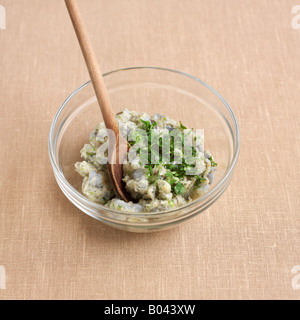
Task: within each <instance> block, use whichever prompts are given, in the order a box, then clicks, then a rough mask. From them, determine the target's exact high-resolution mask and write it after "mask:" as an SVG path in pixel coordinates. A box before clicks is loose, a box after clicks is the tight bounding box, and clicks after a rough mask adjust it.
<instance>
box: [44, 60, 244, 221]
mask: <svg viewBox="0 0 300 320" xmlns="http://www.w3.org/2000/svg"><path fill="white" fill-rule="evenodd" d="M143 69H146V70H147V69H148V70H158V71H164V72H171V73H175V74H178V75H181V76H185V77H188V78H190V79H192V80H195V81H197V82H198V83H200V84H201V85H203V86H204V87H206V88H207V89H208V90H210V91H211V92H212V93H213V94H214V95H215V96H216V97H217V98H219V99H220V101H221V102H222V103H223V105H224V106H225V108H226V109H227V111H228V112H229V115H230V117H231V120H232V121H233V124H234V129H235V133H236V136H235V137H234V136H233V138H235V139H233V149H234V154H233V158H232V161H231V163H230V166H229V169H228V170H227V173H226V174H225V175H224V177H223V178H222V179H221V180H220V182H219V183H218V184H217V185H216V186H215V187H214V188H213V189H211V190H210V191H209V192H207V193H206V194H205V195H204V196H203V197H201V198H199V199H197V200H194V201H192V202H190V203H188V204H186V205H184V206H181V207H178V208H175V209H170V210H164V211H159V212H153V213H152V212H151V213H149V212H141V213H134V212H126V215H130V216H131V217H138V218H149V215H150V216H151V218H153V217H158V216H159V217H162V216H163V215H168V214H171V213H175V212H178V211H179V210H180V211H184V210H186V209H188V208H190V207H192V206H194V205H197V204H200V203H201V202H204V201H205V200H206V199H209V198H210V196H212V195H213V194H215V193H216V194H218V191H219V190H220V189H221V188H222V187H224V185H225V184H226V182H227V181H228V179H229V178H230V177H231V175H232V174H233V171H234V169H235V166H236V163H237V160H238V158H239V154H240V146H241V141H240V128H239V124H238V121H237V118H236V116H235V114H234V112H233V110H232V108H231V107H230V106H229V104H228V103H227V101H226V100H225V98H224V97H223V96H222V95H221V94H219V93H218V92H217V91H216V90H215V89H213V88H212V87H211V86H209V85H208V84H207V83H206V82H204V81H202V80H201V79H199V78H197V77H195V76H192V75H190V74H188V73H186V72H183V71H178V70H174V69H169V68H163V67H153V66H139V67H127V68H121V69H116V70H113V71H110V72H107V73H104V74H103V77H106V76H109V75H111V74H115V73H118V72H124V71H133V70H143ZM90 84H91V80H89V81H87V82H86V83H84V84H83V85H81V86H80V87H79V88H78V89H76V90H75V91H74V92H73V93H71V94H70V95H69V96H68V98H67V99H66V100H65V101H64V102H63V104H62V105H61V107H60V108H59V109H58V111H57V113H56V114H55V116H54V118H53V121H52V123H51V128H50V133H49V139H48V152H49V157H50V161H51V165H52V168H53V170H54V171H55V174H56V175H57V176H58V177H59V179H60V181H62V182H63V183H64V185H65V187H66V188H67V189H69V190H70V191H71V192H72V193H73V194H75V195H76V196H77V197H78V198H79V199H80V202H81V203H83V204H85V205H86V206H89V207H92V208H93V209H95V210H97V212H96V213H94V214H96V215H99V214H101V211H105V212H109V213H112V214H114V215H120V216H124V212H122V211H118V210H114V209H110V208H108V207H105V206H103V205H101V204H98V203H96V202H93V201H91V200H90V199H88V198H87V197H85V196H84V195H83V194H82V193H80V192H78V191H77V190H76V189H75V188H74V187H73V186H72V185H71V184H70V183H69V181H68V180H67V179H66V178H65V176H64V175H63V174H62V172H61V171H60V169H59V165H58V164H57V162H56V157H55V149H56V148H55V147H56V143H57V137H58V135H59V133H60V131H61V128H62V125H61V126H60V128H59V132H58V135H57V136H54V132H55V126H56V123H57V120H58V119H59V117H60V115H61V113H62V111H63V110H64V108H65V107H66V105H67V104H68V103H69V101H70V100H71V99H72V98H73V97H74V96H76V94H77V93H79V92H80V91H81V90H83V89H84V88H85V87H87V86H88V85H90ZM226 122H227V121H226ZM227 125H228V123H227ZM229 129H230V131H232V128H231V127H229ZM52 145H53V146H54V148H52ZM99 211H100V212H99ZM183 216H186V215H185V214H184V215H183ZM183 216H180V217H177V218H183ZM101 217H102V218H103V219H105V220H106V219H107V217H105V216H103V215H102V214H101ZM96 218H98V219H99V218H100V217H98V216H97V217H96ZM110 219H111V218H110ZM114 221H116V220H114ZM117 221H118V222H121V221H119V220H117ZM122 223H123V222H122Z"/></svg>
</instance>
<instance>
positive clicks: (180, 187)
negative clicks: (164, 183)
mask: <svg viewBox="0 0 300 320" xmlns="http://www.w3.org/2000/svg"><path fill="white" fill-rule="evenodd" d="M174 191H175V193H176V194H177V195H182V194H184V193H185V191H186V189H185V187H184V185H183V184H182V183H181V182H178V183H177V184H176V186H175V187H174Z"/></svg>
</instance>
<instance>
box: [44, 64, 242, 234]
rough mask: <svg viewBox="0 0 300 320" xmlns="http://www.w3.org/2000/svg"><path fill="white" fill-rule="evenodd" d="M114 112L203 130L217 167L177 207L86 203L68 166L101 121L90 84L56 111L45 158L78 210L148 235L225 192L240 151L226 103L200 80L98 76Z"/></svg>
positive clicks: (139, 73) (159, 71)
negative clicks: (138, 209) (205, 186)
mask: <svg viewBox="0 0 300 320" xmlns="http://www.w3.org/2000/svg"><path fill="white" fill-rule="evenodd" d="M104 79H105V82H106V86H107V88H108V91H109V95H110V98H111V102H112V105H113V108H114V110H115V112H116V113H118V112H120V111H122V110H124V109H128V110H135V111H138V112H147V113H148V114H150V115H153V114H156V113H160V114H165V115H167V116H168V117H170V118H172V119H174V120H177V121H179V120H180V121H182V123H183V124H184V125H185V126H187V127H189V128H194V129H204V134H205V149H206V150H209V151H210V152H211V154H212V155H213V156H214V158H215V160H216V162H217V163H218V167H217V171H216V175H215V179H214V182H213V184H212V185H211V188H210V191H209V192H208V193H207V194H206V195H205V196H203V197H202V198H199V199H198V200H196V201H194V202H192V203H190V204H188V205H186V206H184V207H180V208H176V209H173V210H169V211H163V212H158V213H138V214H137V213H132V214H128V213H122V212H119V211H115V210H111V209H108V208H106V207H104V206H102V205H100V204H97V203H94V202H92V201H90V200H89V199H87V198H86V197H85V196H84V195H83V194H82V193H81V184H82V178H81V177H80V176H79V174H78V173H76V172H75V170H74V164H75V163H76V162H77V161H82V159H81V157H80V150H81V149H82V147H83V146H84V145H85V144H86V143H88V141H89V136H90V133H91V132H92V131H93V130H94V129H95V127H96V125H97V124H98V123H99V122H101V121H103V120H102V116H101V113H100V109H99V106H98V103H97V100H96V97H95V93H94V90H93V86H92V84H91V82H87V83H86V84H84V85H83V86H82V87H80V88H79V89H78V90H76V91H75V92H74V93H73V94H71V95H70V96H69V98H68V99H67V100H66V101H65V102H64V104H63V105H62V106H61V107H60V109H59V110H58V112H57V114H56V116H55V118H54V120H53V123H52V126H51V130H50V135H49V155H50V160H51V164H52V167H53V171H54V175H55V178H56V180H57V183H58V185H59V187H60V188H61V190H62V191H63V193H64V194H65V195H66V196H67V198H68V199H69V200H70V201H71V202H72V203H73V204H74V205H75V206H76V207H78V208H79V209H80V210H81V211H83V212H84V213H86V214H88V215H89V216H91V217H93V218H95V219H97V220H100V221H102V222H103V223H105V224H107V225H110V226H112V227H115V228H118V229H122V230H126V231H131V232H151V231H158V230H163V229H168V228H171V227H174V226H176V225H178V224H180V223H182V222H184V221H186V220H188V219H191V218H193V217H195V216H197V215H198V214H199V213H201V212H203V211H205V210H206V209H207V208H209V207H210V206H211V205H212V204H213V203H214V202H215V201H216V200H217V199H218V198H219V197H220V196H221V195H222V194H223V193H224V191H225V190H226V189H227V187H228V185H229V183H230V181H231V179H232V176H233V173H234V168H235V165H236V162H237V159H238V155H239V149H240V135H239V127H238V124H237V120H236V117H235V115H234V113H233V111H232V110H231V108H230V107H229V105H228V104H227V102H226V101H225V100H224V98H222V96H221V95H220V94H218V93H217V92H216V91H215V90H214V89H212V88H211V87H209V86H208V85H207V84H206V83H204V82H203V81H201V80H199V79H197V78H195V77H192V76H190V75H188V74H186V73H183V72H179V71H174V70H169V69H163V68H154V67H136V68H127V69H121V70H116V71H112V72H109V73H107V74H105V75H104Z"/></svg>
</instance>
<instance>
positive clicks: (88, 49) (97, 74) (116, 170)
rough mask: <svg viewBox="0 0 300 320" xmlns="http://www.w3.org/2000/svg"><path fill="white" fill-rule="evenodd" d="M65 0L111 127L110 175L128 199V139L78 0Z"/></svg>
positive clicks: (99, 99)
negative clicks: (125, 167) (125, 174)
mask: <svg viewBox="0 0 300 320" xmlns="http://www.w3.org/2000/svg"><path fill="white" fill-rule="evenodd" d="M65 2H66V6H67V8H68V11H69V14H70V17H71V20H72V23H73V26H74V29H75V32H76V35H77V38H78V41H79V44H80V47H81V51H82V53H83V56H84V59H85V63H86V65H87V68H88V71H89V74H90V77H91V80H92V83H93V86H94V89H95V93H96V96H97V99H98V102H99V105H100V109H101V113H102V116H103V119H104V123H105V126H106V128H107V129H110V130H108V132H109V134H108V136H109V143H110V145H109V149H110V150H113V152H109V158H108V163H107V169H108V173H109V177H110V180H111V182H112V184H113V187H114V189H115V192H116V194H117V195H118V196H119V197H120V199H121V200H124V201H126V202H129V201H130V197H129V196H128V194H127V193H126V191H125V187H124V183H123V180H122V179H123V161H124V159H126V157H127V152H128V142H127V141H126V140H125V139H124V138H123V137H122V136H121V135H120V131H119V126H118V122H117V120H116V118H115V115H114V112H113V109H112V106H111V103H110V99H109V95H108V91H107V89H106V87H105V83H104V79H103V76H102V72H101V70H100V67H99V63H98V61H97V57H96V54H95V52H94V50H93V46H92V43H91V40H90V37H89V35H88V32H87V29H86V27H85V24H84V21H83V19H82V16H81V14H80V11H79V7H78V5H77V3H76V0H65Z"/></svg>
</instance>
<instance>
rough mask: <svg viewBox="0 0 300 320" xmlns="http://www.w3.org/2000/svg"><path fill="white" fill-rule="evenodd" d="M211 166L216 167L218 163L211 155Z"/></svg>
mask: <svg viewBox="0 0 300 320" xmlns="http://www.w3.org/2000/svg"><path fill="white" fill-rule="evenodd" d="M209 160H210V162H211V166H212V167H216V166H217V165H218V164H217V163H216V162H215V161H214V159H213V158H212V157H210V158H209Z"/></svg>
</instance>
